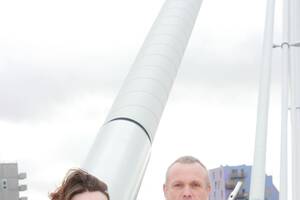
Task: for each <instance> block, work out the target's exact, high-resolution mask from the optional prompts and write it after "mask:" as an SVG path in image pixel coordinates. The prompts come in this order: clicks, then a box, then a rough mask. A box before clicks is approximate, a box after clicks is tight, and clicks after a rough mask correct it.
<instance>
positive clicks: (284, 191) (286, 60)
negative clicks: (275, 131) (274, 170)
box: [279, 0, 290, 200]
mask: <svg viewBox="0 0 300 200" xmlns="http://www.w3.org/2000/svg"><path fill="white" fill-rule="evenodd" d="M289 16H290V0H283V24H282V25H283V26H282V28H283V34H282V41H283V43H282V45H281V49H282V81H281V150H280V152H281V155H280V193H279V200H287V198H288V152H287V146H288V145H287V141H288V140H287V138H288V134H287V133H288V132H287V130H288V128H287V119H288V103H289V102H288V99H289V98H288V97H289V88H288V82H289V81H288V78H289V68H290V47H289V43H290V17H289Z"/></svg>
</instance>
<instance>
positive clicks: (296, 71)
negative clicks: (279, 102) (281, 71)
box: [290, 0, 300, 200]
mask: <svg viewBox="0 0 300 200" xmlns="http://www.w3.org/2000/svg"><path fill="white" fill-rule="evenodd" d="M291 19H292V20H291V41H292V43H297V42H298V43H299V42H300V1H299V0H292V1H291ZM291 61H292V62H291V71H290V82H291V84H290V85H291V122H292V136H291V140H292V200H299V199H300V190H299V185H300V145H299V144H300V125H299V124H300V86H299V85H300V80H299V79H300V66H299V65H300V47H299V46H292V47H291Z"/></svg>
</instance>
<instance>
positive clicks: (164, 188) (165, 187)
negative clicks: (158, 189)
mask: <svg viewBox="0 0 300 200" xmlns="http://www.w3.org/2000/svg"><path fill="white" fill-rule="evenodd" d="M163 190H164V195H165V198H166V197H167V196H166V195H167V190H168V189H167V186H166V184H164V186H163Z"/></svg>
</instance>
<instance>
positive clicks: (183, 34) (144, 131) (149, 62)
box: [83, 0, 202, 200]
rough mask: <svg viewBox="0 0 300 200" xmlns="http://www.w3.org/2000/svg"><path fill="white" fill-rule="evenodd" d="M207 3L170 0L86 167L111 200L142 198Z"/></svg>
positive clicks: (133, 69) (85, 164) (134, 65)
mask: <svg viewBox="0 0 300 200" xmlns="http://www.w3.org/2000/svg"><path fill="white" fill-rule="evenodd" d="M201 3H202V0H167V1H166V3H165V4H164V6H163V7H162V9H161V11H160V14H159V16H158V17H157V19H156V21H155V22H154V24H153V26H152V28H151V30H150V32H149V34H148V36H147V38H146V40H145V42H144V44H143V46H142V48H141V50H140V52H139V54H138V56H137V58H136V60H135V62H134V64H133V66H132V69H131V71H130V72H129V74H128V76H127V78H126V80H125V82H124V84H123V87H122V88H121V90H120V92H119V94H118V96H117V98H116V100H115V102H114V104H113V106H112V108H111V110H110V112H109V114H108V117H107V119H106V121H105V124H104V126H103V127H102V128H101V130H100V131H99V133H98V136H97V138H96V140H95V142H94V144H93V146H92V148H91V150H90V152H89V154H88V156H87V159H86V161H85V162H84V164H83V168H84V169H86V170H87V171H88V172H90V173H92V174H94V175H96V176H97V177H99V178H100V179H102V180H104V181H105V182H106V183H107V184H108V187H109V193H110V195H111V199H112V200H132V199H135V198H136V196H137V192H138V190H139V186H140V184H141V180H142V178H143V174H144V172H145V168H146V165H147V161H148V159H149V155H150V150H151V142H152V141H153V139H154V136H155V131H156V129H157V127H158V124H159V121H160V118H161V115H162V112H163V109H164V107H165V104H166V102H167V99H168V95H169V92H170V90H171V87H172V85H173V81H174V79H175V76H176V74H177V70H178V67H179V65H180V62H181V59H182V56H183V54H184V51H185V48H186V46H187V43H188V40H189V37H190V35H191V32H192V29H193V26H194V23H195V20H196V17H197V15H198V11H199V9H200V6H201Z"/></svg>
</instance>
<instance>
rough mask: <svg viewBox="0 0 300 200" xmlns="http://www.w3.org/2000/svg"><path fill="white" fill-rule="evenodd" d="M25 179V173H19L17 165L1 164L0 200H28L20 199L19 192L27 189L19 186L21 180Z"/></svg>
mask: <svg viewBox="0 0 300 200" xmlns="http://www.w3.org/2000/svg"><path fill="white" fill-rule="evenodd" d="M25 178H26V174H25V173H20V174H19V173H18V164H17V163H0V200H26V199H27V198H26V197H19V192H20V191H24V190H26V189H27V186H26V185H19V180H21V179H25Z"/></svg>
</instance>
